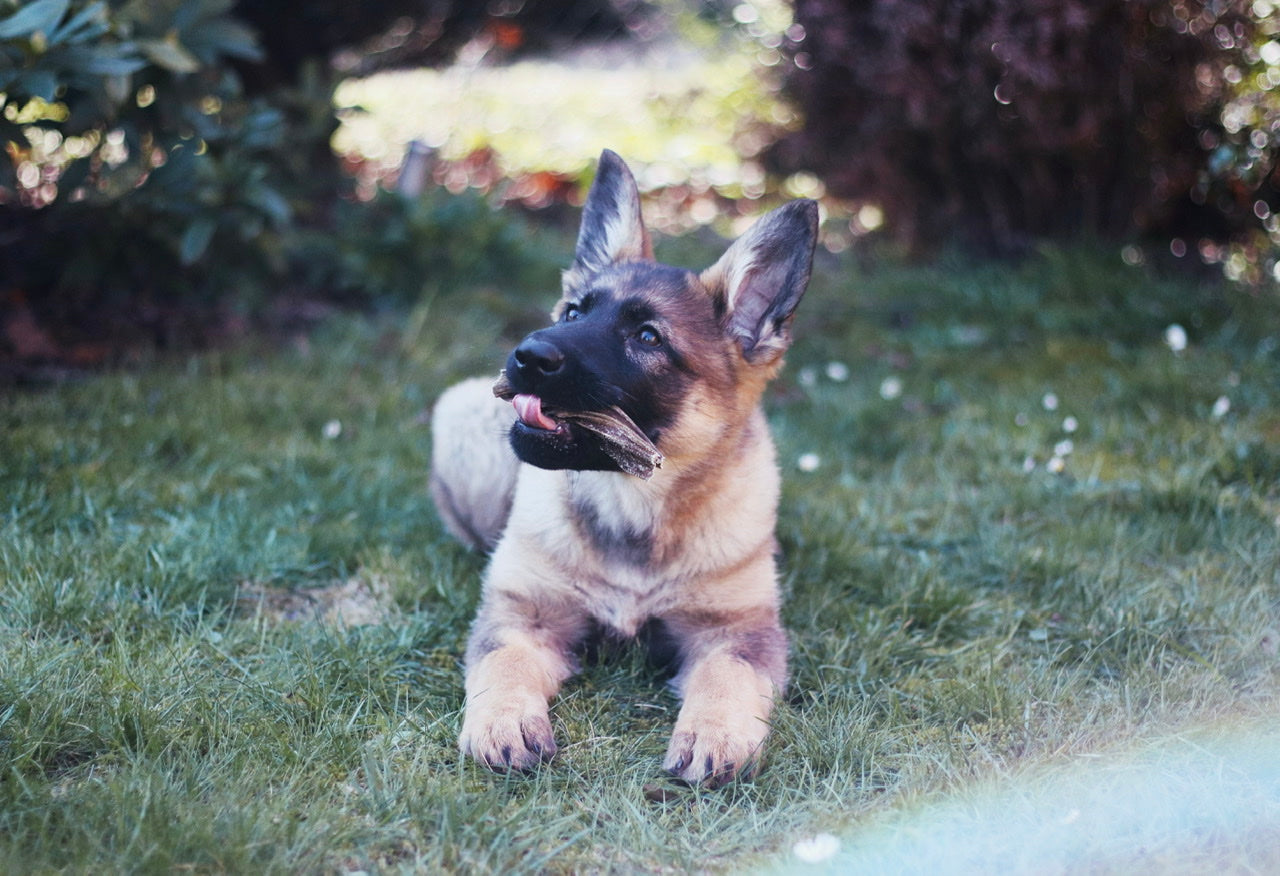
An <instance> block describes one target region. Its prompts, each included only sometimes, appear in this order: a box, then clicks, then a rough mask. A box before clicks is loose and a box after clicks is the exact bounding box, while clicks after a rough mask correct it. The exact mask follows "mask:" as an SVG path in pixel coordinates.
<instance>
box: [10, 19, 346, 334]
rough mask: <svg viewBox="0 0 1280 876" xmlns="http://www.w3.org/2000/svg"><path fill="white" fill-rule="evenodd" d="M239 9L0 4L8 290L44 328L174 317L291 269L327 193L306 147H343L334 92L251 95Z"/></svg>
mask: <svg viewBox="0 0 1280 876" xmlns="http://www.w3.org/2000/svg"><path fill="white" fill-rule="evenodd" d="M230 8H231V3H230V2H229V0H130V2H127V3H123V4H117V5H110V4H107V3H103V2H80V0H70V2H69V0H36V2H33V3H26V4H21V5H19V6H18V7H17V8H16V9H15V4H14V3H13V2H11V0H10V2H7V3H6V2H0V13H3V12H12V14H10V15H8V16H5V17H0V92H2V94H0V104H2V112H0V115H2V118H0V141H3V142H6V143H7V152H8V157H9V162H8V163H6V164H0V275H2V276H3V277H4V278H5V282H6V285H7V286H8V287H9V290H8V292H9V294H16V295H19V296H21V298H22V300H23V301H24V302H25V303H26V305H27V306H29V307H31V308H33V309H35V311H36V312H37V313H39V314H40V315H41V316H42V317H43V318H44V319H46V320H55V321H69V322H77V321H80V322H83V321H85V320H86V319H91V318H92V317H93V316H94V314H95V313H96V312H97V311H98V310H100V309H103V310H109V309H112V308H115V307H118V306H119V304H120V302H122V301H126V300H127V301H129V302H131V304H132V307H131V308H130V309H131V312H130V313H129V314H128V318H129V319H131V320H134V321H137V320H141V321H143V322H146V321H148V320H150V319H161V318H162V317H161V314H162V313H163V311H164V310H165V309H167V308H171V307H173V306H175V305H179V304H187V305H190V304H193V303H204V302H210V301H213V300H216V299H218V298H220V297H222V296H224V295H225V294H226V292H227V291H228V290H234V291H235V292H236V293H248V294H253V293H254V292H257V291H261V290H263V289H265V288H267V287H268V286H269V285H270V284H271V283H272V282H273V281H274V280H275V279H276V278H278V277H279V275H280V273H281V271H282V270H283V269H284V267H285V264H286V262H287V258H286V252H285V250H286V242H285V235H287V233H288V232H289V230H290V229H291V228H292V227H293V224H294V223H295V222H296V221H297V219H298V214H299V212H300V211H301V212H306V210H307V209H310V208H309V206H308V205H306V204H305V200H306V197H307V195H308V194H309V193H310V192H313V191H314V190H315V188H316V187H317V185H321V186H325V185H328V183H326V182H319V181H318V180H317V178H316V173H317V170H318V171H319V173H320V174H321V175H323V172H324V169H323V167H322V168H319V169H317V168H315V167H313V165H312V162H311V158H312V154H311V150H310V149H309V147H310V146H312V145H314V144H316V143H324V142H325V141H326V139H327V137H328V135H329V133H330V132H331V131H332V128H333V125H334V122H333V119H332V113H331V112H330V111H328V109H327V101H328V99H329V95H330V91H329V90H328V89H327V88H325V87H323V86H321V85H318V84H313V86H312V91H311V92H310V93H308V92H306V91H305V89H294V90H292V91H290V92H288V93H281V94H277V95H273V96H272V97H271V98H270V99H268V98H266V97H253V98H251V97H248V96H247V95H246V94H245V92H244V89H243V87H242V85H241V80H240V77H239V75H238V74H237V72H236V68H235V66H234V64H235V63H237V62H242V63H243V62H253V61H255V60H257V59H259V58H260V57H261V50H260V47H259V44H258V41H257V39H256V37H255V35H254V34H253V32H252V31H250V30H249V29H248V28H247V27H246V26H245V25H244V24H242V23H241V22H240V21H239V20H238V19H236V18H234V17H233V16H231V15H230V14H229V10H230ZM328 163H329V164H330V165H333V161H332V160H331V159H330V160H329V162H328ZM330 174H331V177H330V178H331V179H332V178H335V177H336V169H335V170H334V171H331V172H330Z"/></svg>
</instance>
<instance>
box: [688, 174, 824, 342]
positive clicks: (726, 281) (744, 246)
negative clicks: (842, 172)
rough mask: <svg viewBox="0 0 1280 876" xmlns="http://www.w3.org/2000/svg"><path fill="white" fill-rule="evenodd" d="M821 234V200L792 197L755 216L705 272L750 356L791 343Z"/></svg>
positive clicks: (730, 328) (727, 322)
mask: <svg viewBox="0 0 1280 876" xmlns="http://www.w3.org/2000/svg"><path fill="white" fill-rule="evenodd" d="M817 240H818V204H817V202H816V201H810V200H808V199H802V200H798V201H792V202H791V203H789V204H787V205H785V206H782V207H779V208H778V209H776V210H774V211H773V212H771V213H768V214H767V215H765V216H764V218H762V219H760V220H759V221H758V222H756V224H755V225H753V226H751V228H750V230H748V231H747V233H746V234H744V235H742V237H739V238H738V239H737V240H736V241H734V242H733V245H732V246H730V247H729V250H728V251H727V252H726V253H725V254H724V255H723V256H721V257H720V260H719V261H718V262H716V263H715V264H714V265H712V266H711V267H709V268H707V269H706V270H705V271H703V272H702V275H701V280H702V283H703V285H704V286H706V288H707V289H708V290H709V291H710V292H711V294H712V295H713V296H715V298H716V306H717V308H718V309H722V310H723V312H724V325H725V329H726V331H727V332H728V333H729V334H730V335H732V336H733V337H735V338H737V339H738V343H739V344H741V346H742V355H743V356H744V357H745V358H746V360H747V361H748V362H751V363H753V364H765V363H768V362H771V361H774V360H776V359H778V357H779V356H781V355H782V353H783V351H785V350H786V348H787V346H788V345H790V343H791V317H792V315H794V314H795V310H796V305H798V304H799V303H800V298H801V297H802V296H803V295H804V290H805V288H806V287H807V286H808V285H809V271H810V270H811V269H812V267H813V248H814V244H815V243H817Z"/></svg>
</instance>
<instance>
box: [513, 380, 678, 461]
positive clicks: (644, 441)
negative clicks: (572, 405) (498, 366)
mask: <svg viewBox="0 0 1280 876" xmlns="http://www.w3.org/2000/svg"><path fill="white" fill-rule="evenodd" d="M493 394H494V395H495V396H497V397H498V398H500V399H503V400H505V401H510V402H512V404H514V405H515V408H516V413H517V416H519V418H520V420H521V422H523V423H524V424H525V425H527V426H531V427H534V428H538V429H545V430H548V431H554V430H555V429H556V428H558V427H559V425H560V422H561V421H562V422H568V423H572V424H574V425H575V426H579V427H581V428H583V429H586V430H587V431H588V432H591V433H593V434H594V435H596V436H597V437H598V438H600V443H601V446H602V447H603V449H604V452H605V453H607V454H609V457H610V458H611V459H612V460H613V461H614V462H615V463H617V465H618V468H619V469H621V470H622V471H623V472H625V473H627V474H629V475H635V476H636V477H638V478H641V479H643V480H646V481H647V480H648V479H649V478H651V477H653V472H654V470H655V469H658V468H661V467H662V452H661V451H660V450H658V448H657V447H655V446H654V443H653V442H652V441H650V440H649V436H648V435H646V434H644V432H643V431H641V429H640V427H639V426H637V425H636V424H635V422H634V421H632V419H631V418H630V417H629V416H627V414H626V412H625V411H623V410H622V409H621V408H619V407H611V408H609V409H607V410H603V411H558V410H557V411H549V410H546V409H545V408H543V406H542V400H541V399H540V398H538V397H537V396H535V395H528V394H518V393H516V391H515V390H514V389H513V388H512V386H511V384H510V383H509V382H508V381H507V372H506V371H503V372H502V373H501V374H499V375H498V380H497V382H496V383H494V385H493Z"/></svg>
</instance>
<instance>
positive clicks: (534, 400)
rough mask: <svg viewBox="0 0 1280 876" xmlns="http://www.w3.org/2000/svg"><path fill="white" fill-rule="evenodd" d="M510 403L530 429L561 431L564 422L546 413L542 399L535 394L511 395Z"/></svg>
mask: <svg viewBox="0 0 1280 876" xmlns="http://www.w3.org/2000/svg"><path fill="white" fill-rule="evenodd" d="M511 404H512V406H513V407H515V409H516V416H517V417H519V418H520V422H521V423H524V424H525V425H526V426H528V427H529V428H530V429H541V430H543V431H544V432H563V431H564V429H565V424H564V422H563V421H561V420H557V419H555V418H553V417H551V416H549V415H548V414H547V412H546V411H544V410H543V409H542V399H540V398H538V396H536V395H531V394H528V393H521V394H519V395H513V396H512V397H511Z"/></svg>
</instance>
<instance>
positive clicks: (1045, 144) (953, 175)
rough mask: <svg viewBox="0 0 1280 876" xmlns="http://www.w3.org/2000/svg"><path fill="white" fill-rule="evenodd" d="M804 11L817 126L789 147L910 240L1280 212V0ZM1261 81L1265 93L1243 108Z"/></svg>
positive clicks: (826, 6)
mask: <svg viewBox="0 0 1280 876" xmlns="http://www.w3.org/2000/svg"><path fill="white" fill-rule="evenodd" d="M794 7H795V14H796V21H797V24H798V25H799V26H800V27H799V29H797V30H796V31H794V32H793V33H791V36H792V41H791V42H788V43H786V44H785V45H784V48H785V50H786V52H787V54H788V56H789V57H790V59H791V60H792V61H793V64H792V65H791V67H790V69H789V72H788V73H787V80H786V89H787V91H788V92H789V93H790V95H791V97H792V98H793V99H794V101H795V102H796V103H797V105H798V107H799V108H800V110H801V111H802V113H803V115H804V117H805V124H804V127H803V129H801V130H799V131H797V132H795V133H794V134H793V135H791V136H789V137H787V138H786V139H785V140H784V141H783V142H782V143H781V144H780V145H779V146H778V147H777V148H776V149H775V150H774V153H773V158H774V160H775V162H777V163H778V164H779V165H781V166H783V167H787V168H795V167H806V168H808V169H810V170H813V171H816V172H817V173H818V174H819V175H820V176H822V178H823V180H824V181H825V182H826V183H827V185H828V190H829V191H831V192H832V193H833V194H836V195H839V196H843V197H849V198H853V199H859V200H869V201H873V202H878V203H879V204H880V205H881V206H883V207H884V208H885V213H886V218H887V220H888V223H889V225H890V226H891V227H892V228H893V229H894V230H895V231H896V232H897V234H898V235H899V236H900V237H902V238H904V239H906V240H907V241H909V242H914V243H926V244H933V243H937V242H939V241H948V240H952V239H954V238H955V237H956V236H957V235H959V236H962V237H966V238H968V241H967V242H970V243H977V244H980V245H983V246H986V247H994V248H997V249H1003V250H1017V249H1021V248H1023V247H1025V246H1026V245H1027V243H1029V242H1030V241H1032V240H1034V239H1036V238H1039V237H1045V236H1070V235H1077V234H1081V233H1084V234H1092V235H1097V236H1100V237H1103V238H1106V237H1115V236H1125V235H1132V234H1144V233H1145V234H1150V235H1157V234H1160V235H1166V237H1165V240H1166V241H1167V240H1168V237H1169V236H1174V235H1182V236H1184V237H1185V238H1186V240H1185V241H1183V244H1182V246H1181V249H1182V250H1184V251H1186V250H1189V251H1190V252H1191V253H1192V254H1194V252H1195V247H1196V242H1197V241H1198V240H1199V239H1200V238H1201V237H1204V236H1207V237H1209V238H1218V239H1221V238H1223V237H1226V236H1230V235H1231V234H1234V233H1236V232H1238V231H1240V230H1241V229H1244V228H1256V227H1258V225H1259V220H1260V219H1265V218H1266V217H1267V216H1268V215H1269V214H1270V212H1271V211H1272V210H1273V209H1275V208H1280V199H1277V197H1276V191H1277V188H1276V186H1275V184H1274V183H1275V178H1274V177H1271V179H1268V177H1269V176H1271V173H1272V170H1273V168H1274V166H1275V156H1276V154H1277V152H1276V138H1275V130H1274V125H1273V124H1272V122H1273V121H1274V120H1275V119H1276V118H1277V114H1276V110H1275V101H1274V98H1271V97H1267V94H1268V93H1269V92H1268V90H1269V89H1274V87H1275V85H1277V84H1280V79H1278V80H1277V81H1275V82H1273V81H1271V80H1270V79H1267V78H1266V77H1267V76H1270V75H1271V72H1272V70H1273V69H1275V72H1276V73H1278V74H1280V69H1276V68H1277V66H1278V65H1280V57H1277V54H1278V53H1280V51H1278V49H1277V47H1276V45H1275V44H1274V43H1268V42H1267V41H1268V40H1274V39H1275V36H1276V33H1277V30H1278V29H1280V25H1278V23H1277V20H1276V18H1275V15H1274V13H1273V12H1270V11H1269V10H1271V7H1272V4H1271V3H1269V2H1265V3H1249V2H1248V0H1222V2H1208V0H1105V2H1093V0H965V2H952V0H873V2H864V3H846V2H843V0H794ZM797 40H798V41H797ZM1268 46H1270V48H1268ZM1264 49H1265V51H1264ZM1267 58H1270V61H1269V62H1268V61H1267ZM1260 75H1261V76H1263V78H1264V79H1266V82H1265V84H1258V83H1259V82H1260V81H1261V80H1258V79H1257V77H1258V76H1260ZM1241 89H1245V90H1246V91H1247V90H1250V89H1252V90H1253V91H1254V92H1255V93H1256V94H1257V95H1258V96H1259V100H1258V101H1256V103H1257V104H1258V106H1257V107H1253V108H1251V109H1250V111H1249V112H1248V113H1245V115H1246V116H1247V118H1241V119H1239V120H1237V121H1233V120H1232V119H1229V118H1225V116H1224V108H1227V107H1229V106H1230V105H1231V102H1232V101H1235V100H1237V99H1238V94H1239V91H1240V90H1241ZM1268 104H1269V105H1270V107H1271V108H1270V109H1267V105H1268ZM1254 109H1256V110H1257V111H1256V112H1255V111H1253V110H1254ZM1228 115H1229V114H1228ZM1268 203H1269V204H1270V206H1267V205H1268ZM1278 229H1280V226H1276V225H1274V224H1273V225H1270V226H1268V230H1269V231H1272V232H1275V231H1276V230H1278ZM1187 244H1190V245H1189V246H1187ZM1166 245H1167V244H1166ZM1175 251H1176V249H1175Z"/></svg>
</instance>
